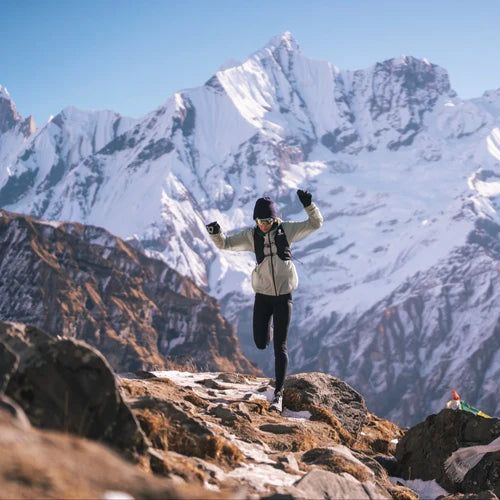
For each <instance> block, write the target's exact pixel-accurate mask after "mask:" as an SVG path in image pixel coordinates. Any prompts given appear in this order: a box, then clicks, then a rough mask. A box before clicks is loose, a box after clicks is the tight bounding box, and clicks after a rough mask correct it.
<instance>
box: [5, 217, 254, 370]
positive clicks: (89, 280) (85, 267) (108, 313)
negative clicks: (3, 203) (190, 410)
mask: <svg viewBox="0 0 500 500" xmlns="http://www.w3.org/2000/svg"><path fill="white" fill-rule="evenodd" d="M0 318H1V319H3V320H9V321H17V322H23V323H27V324H32V325H35V326H38V327H40V328H42V329H44V330H45V331H47V332H48V333H50V334H51V335H53V336H56V335H63V336H68V337H74V338H78V339H82V340H85V341H86V342H88V343H89V344H91V345H93V346H95V347H96V348H98V349H99V350H100V351H101V352H102V353H103V354H104V355H105V356H106V358H107V359H108V360H109V362H110V363H111V365H112V366H113V367H114V368H115V369H116V370H120V371H127V370H137V369H142V368H152V367H155V368H161V367H164V366H166V365H167V364H168V363H171V362H186V361H189V362H191V363H192V364H193V365H194V366H197V367H204V368H205V369H213V370H218V369H224V370H228V371H246V372H248V373H254V374H255V373H257V372H258V370H257V369H255V367H254V366H253V365H252V364H251V363H250V362H249V361H248V360H247V359H246V358H245V357H244V356H243V354H242V352H241V350H240V346H239V341H238V340H237V338H236V336H235V333H234V329H233V327H232V326H231V325H230V324H229V323H228V322H227V321H226V320H225V319H224V318H223V317H222V315H221V313H220V308H219V304H218V302H217V301H216V300H215V299H214V298H212V297H210V296H209V295H207V294H206V293H205V292H204V291H202V290H201V289H200V288H199V287H197V286H196V285H195V284H194V283H193V282H192V281H191V280H189V279H187V278H184V277H183V276H181V275H180V274H179V273H177V272H176V271H174V270H173V269H171V268H169V267H168V266H167V265H166V264H164V263H163V262H161V261H159V260H155V259H151V258H148V257H147V256H145V255H144V254H142V253H140V252H139V251H137V250H135V249H134V248H132V247H131V246H129V245H128V244H127V243H125V242H124V241H123V240H121V239H120V238H117V237H115V236H113V235H111V234H110V233H108V232H107V231H105V230H104V229H101V228H98V227H93V226H84V225H82V224H70V223H66V224H65V223H61V224H49V223H45V222H43V221H39V220H37V219H34V218H31V217H27V216H23V215H18V214H14V213H11V212H6V211H3V210H2V211H1V212H0Z"/></svg>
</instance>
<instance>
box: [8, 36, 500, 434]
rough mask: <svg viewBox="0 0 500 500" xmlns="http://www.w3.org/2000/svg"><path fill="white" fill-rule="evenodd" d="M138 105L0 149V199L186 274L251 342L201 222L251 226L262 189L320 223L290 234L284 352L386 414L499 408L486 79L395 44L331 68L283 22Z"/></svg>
mask: <svg viewBox="0 0 500 500" xmlns="http://www.w3.org/2000/svg"><path fill="white" fill-rule="evenodd" d="M223 68H224V69H221V70H219V71H218V72H217V73H216V74H215V75H213V76H212V77H211V78H210V79H209V80H208V81H207V82H206V83H205V84H204V85H203V86H201V87H198V88H194V89H189V90H184V91H181V92H178V93H176V94H174V95H173V96H171V97H170V98H168V99H167V100H166V101H165V102H164V103H163V104H162V105H161V106H160V107H159V108H158V109H156V110H154V111H153V112H151V113H150V114H148V115H146V116H145V117H143V118H141V119H139V120H137V121H132V120H127V119H125V118H121V117H119V115H116V114H113V113H111V112H102V113H97V112H93V113H89V112H83V111H78V110H75V109H66V110H64V111H63V112H61V113H60V114H59V115H58V116H56V117H55V118H54V119H53V120H52V121H50V122H49V123H47V124H45V125H44V126H43V127H42V128H41V129H39V130H38V131H37V132H35V133H34V134H32V135H31V136H29V137H28V139H27V140H25V141H24V140H23V142H22V143H19V145H17V146H16V147H17V149H15V148H14V146H10V147H9V148H8V150H5V151H7V152H5V151H4V149H0V157H2V158H3V157H6V155H7V156H8V157H9V158H10V160H9V161H8V162H4V163H2V171H1V172H0V182H1V183H0V187H1V189H0V206H3V207H5V208H7V209H8V210H12V211H15V212H22V213H29V214H32V215H35V216H37V217H43V218H47V219H58V220H73V221H81V222H85V223H89V224H95V225H100V226H104V227H106V228H107V229H108V230H110V231H111V232H113V233H115V234H117V235H119V236H121V237H125V238H133V239H134V240H136V243H137V245H140V246H142V247H144V248H145V249H147V250H149V251H151V252H153V253H154V254H155V255H157V256H159V257H161V258H162V259H164V260H165V261H166V262H167V263H168V264H169V265H171V266H172V267H174V268H175V269H176V270H178V271H180V272H181V273H183V274H185V275H187V276H189V277H191V278H193V279H194V280H195V281H196V282H197V283H198V284H199V285H201V286H203V287H205V289H206V290H208V291H209V292H210V293H211V294H212V295H214V296H216V297H217V298H219V299H220V300H221V302H222V304H223V311H224V313H225V315H226V316H227V317H228V318H229V319H230V320H231V321H233V322H234V323H235V324H236V325H237V327H238V331H239V335H240V339H241V340H242V343H243V346H244V349H245V354H246V355H247V356H248V357H249V358H250V359H253V360H254V361H257V362H259V363H260V364H261V366H263V367H264V368H265V369H267V370H268V372H269V373H271V372H272V368H271V367H272V363H271V356H270V353H266V355H265V357H262V354H261V353H257V352H255V351H256V349H255V348H253V346H252V345H251V340H250V339H251V334H250V328H251V321H250V319H251V307H252V293H251V287H250V283H249V275H250V271H251V269H252V268H253V266H254V256H253V255H251V254H237V253H229V252H228V253H221V252H219V251H217V250H216V249H215V248H214V247H213V246H212V245H211V243H210V241H209V239H208V238H207V236H206V232H205V227H204V225H205V223H206V222H209V221H211V220H215V219H216V220H218V221H219V223H220V224H221V226H222V228H223V229H224V230H225V231H226V232H230V231H232V230H237V229H239V228H242V227H244V226H246V225H249V224H251V223H252V221H251V214H252V209H253V204H254V202H255V199H256V198H257V197H259V196H262V195H270V196H272V197H273V198H274V199H275V200H276V201H277V204H278V207H279V209H280V210H281V212H282V214H283V218H285V219H302V218H304V212H303V210H302V209H301V205H300V203H299V202H298V200H297V199H296V195H295V190H296V189H297V187H302V188H307V189H309V190H310V191H311V192H312V193H313V199H314V201H315V202H316V203H317V205H318V206H319V207H320V209H321V211H322V213H323V216H324V218H325V223H324V226H323V228H322V229H321V230H320V231H317V232H316V233H314V234H313V235H312V236H310V237H309V238H307V239H305V240H304V241H303V242H300V243H298V244H296V245H294V248H293V250H294V257H295V258H296V259H297V268H298V272H299V278H300V281H301V282H300V285H299V290H298V291H297V292H296V293H295V295H294V316H293V320H292V327H291V331H290V341H289V348H290V349H289V350H290V355H291V362H290V368H291V369H292V370H293V371H303V370H306V369H309V370H313V369H314V370H319V369H321V370H324V371H327V372H329V373H332V374H333V375H336V376H338V377H341V378H343V379H345V380H346V381H348V382H349V383H350V384H351V385H353V386H354V387H355V388H357V389H359V390H360V391H361V392H362V393H363V394H364V395H365V396H366V398H367V403H368V406H369V408H370V409H371V410H372V411H374V412H375V413H377V414H380V415H383V416H384V417H389V418H391V419H393V420H395V421H397V422H398V423H400V424H411V423H414V422H416V421H418V420H419V419H421V418H422V417H423V416H425V415H426V414H428V413H429V412H430V411H436V410H438V409H439V408H441V407H442V406H443V404H444V403H445V402H446V401H447V399H448V398H449V397H448V396H449V390H450V389H451V388H456V389H457V390H458V391H459V392H460V393H461V394H462V395H463V397H464V399H466V400H467V401H468V402H469V403H471V404H476V405H479V406H481V407H482V409H484V411H486V412H487V413H488V412H491V413H499V412H500V403H499V402H498V399H497V397H496V385H497V381H498V380H499V379H500V358H499V356H500V354H498V353H499V347H500V332H499V311H500V298H499V281H498V280H499V277H498V256H499V252H498V245H499V241H498V240H499V237H498V234H499V230H500V226H499V224H500V220H499V216H498V210H499V203H500V202H499V200H500V198H499V197H498V195H499V194H500V181H499V177H500V90H497V91H490V92H486V93H485V94H484V95H483V96H482V97H480V98H477V99H472V100H463V99H460V98H459V96H457V95H456V93H455V92H454V91H453V90H452V88H451V86H450V82H449V78H448V75H447V73H446V71H445V70H444V69H442V68H440V67H438V66H436V65H434V64H431V63H429V62H428V61H426V60H421V59H416V58H413V57H407V56H403V57H399V58H396V59H391V60H388V61H384V62H382V63H377V64H375V65H374V66H372V67H370V68H368V69H365V70H359V71H343V70H340V69H338V68H336V67H335V66H333V65H332V64H330V63H328V62H323V61H318V60H313V59H309V58H307V57H305V56H304V55H303V54H302V53H301V51H300V48H299V46H298V44H297V42H296V41H295V40H294V38H293V37H292V35H291V34H290V33H288V32H286V33H284V34H282V35H280V36H278V37H275V38H273V39H272V40H271V41H270V42H269V43H268V44H267V45H266V46H265V47H264V48H262V49H261V50H259V51H257V52H255V53H254V54H253V55H251V56H250V57H249V58H248V59H247V60H246V61H244V62H243V63H241V64H230V65H225V66H224V67H223Z"/></svg>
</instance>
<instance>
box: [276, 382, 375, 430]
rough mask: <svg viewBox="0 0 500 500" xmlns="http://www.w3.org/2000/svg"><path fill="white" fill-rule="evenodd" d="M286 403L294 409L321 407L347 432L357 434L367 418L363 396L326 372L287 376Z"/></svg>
mask: <svg viewBox="0 0 500 500" xmlns="http://www.w3.org/2000/svg"><path fill="white" fill-rule="evenodd" d="M283 404H284V406H286V407H287V408H290V409H291V410H294V411H301V410H310V407H311V406H320V407H323V408H325V409H326V410H328V411H329V412H330V413H332V414H333V415H334V416H335V417H336V418H337V419H338V420H339V422H340V423H341V425H342V427H344V428H345V429H346V430H347V431H349V432H350V433H351V434H353V436H357V434H358V432H359V431H360V430H361V427H362V426H363V424H364V422H365V420H366V417H367V413H368V412H367V409H366V404H365V401H364V399H363V397H362V396H361V395H360V394H358V393H357V392H356V391H355V390H354V389H353V388H352V387H350V386H349V385H348V384H346V383H345V382H344V381H342V380H340V379H338V378H336V377H333V376H331V375H327V374H325V373H300V374H297V375H291V376H289V377H287V379H286V381H285V392H284V397H283Z"/></svg>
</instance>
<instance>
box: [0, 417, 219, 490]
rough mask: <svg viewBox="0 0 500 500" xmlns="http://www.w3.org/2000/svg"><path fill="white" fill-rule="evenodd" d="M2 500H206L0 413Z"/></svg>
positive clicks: (93, 447) (106, 453) (78, 441)
mask: <svg viewBox="0 0 500 500" xmlns="http://www.w3.org/2000/svg"><path fill="white" fill-rule="evenodd" d="M0 447H1V449H2V453H0V470H1V471H2V474H0V496H1V497H2V498H54V499H60V498H104V497H105V494H106V493H107V492H112V491H114V492H121V493H122V495H123V494H124V493H125V494H128V495H129V496H131V497H133V498H151V499H158V500H160V499H164V498H179V499H211V498H220V494H216V493H214V492H211V491H208V490H206V489H204V488H203V487H202V486H201V485H200V484H198V485H196V484H180V483H179V481H175V482H174V481H170V480H167V479H161V478H157V477H154V476H152V475H151V474H147V473H145V472H144V471H141V470H139V469H138V468H137V467H135V466H134V465H132V464H130V463H128V462H126V461H124V460H123V459H121V458H119V457H118V456H117V455H116V454H115V453H113V452H112V451H110V450H109V449H108V448H106V447H105V446H103V445H101V444H98V443H95V442H91V441H88V440H85V439H82V438H78V437H74V436H71V435H68V434H62V433H59V432H47V431H42V430H37V429H34V428H31V429H22V428H19V427H18V426H17V425H16V424H15V423H14V421H13V420H12V417H10V416H9V415H7V414H6V413H4V412H2V411H0Z"/></svg>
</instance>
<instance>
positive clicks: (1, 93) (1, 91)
mask: <svg viewBox="0 0 500 500" xmlns="http://www.w3.org/2000/svg"><path fill="white" fill-rule="evenodd" d="M2 97H3V98H4V99H10V94H9V91H8V90H7V88H6V87H3V86H2V85H0V98H2Z"/></svg>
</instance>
